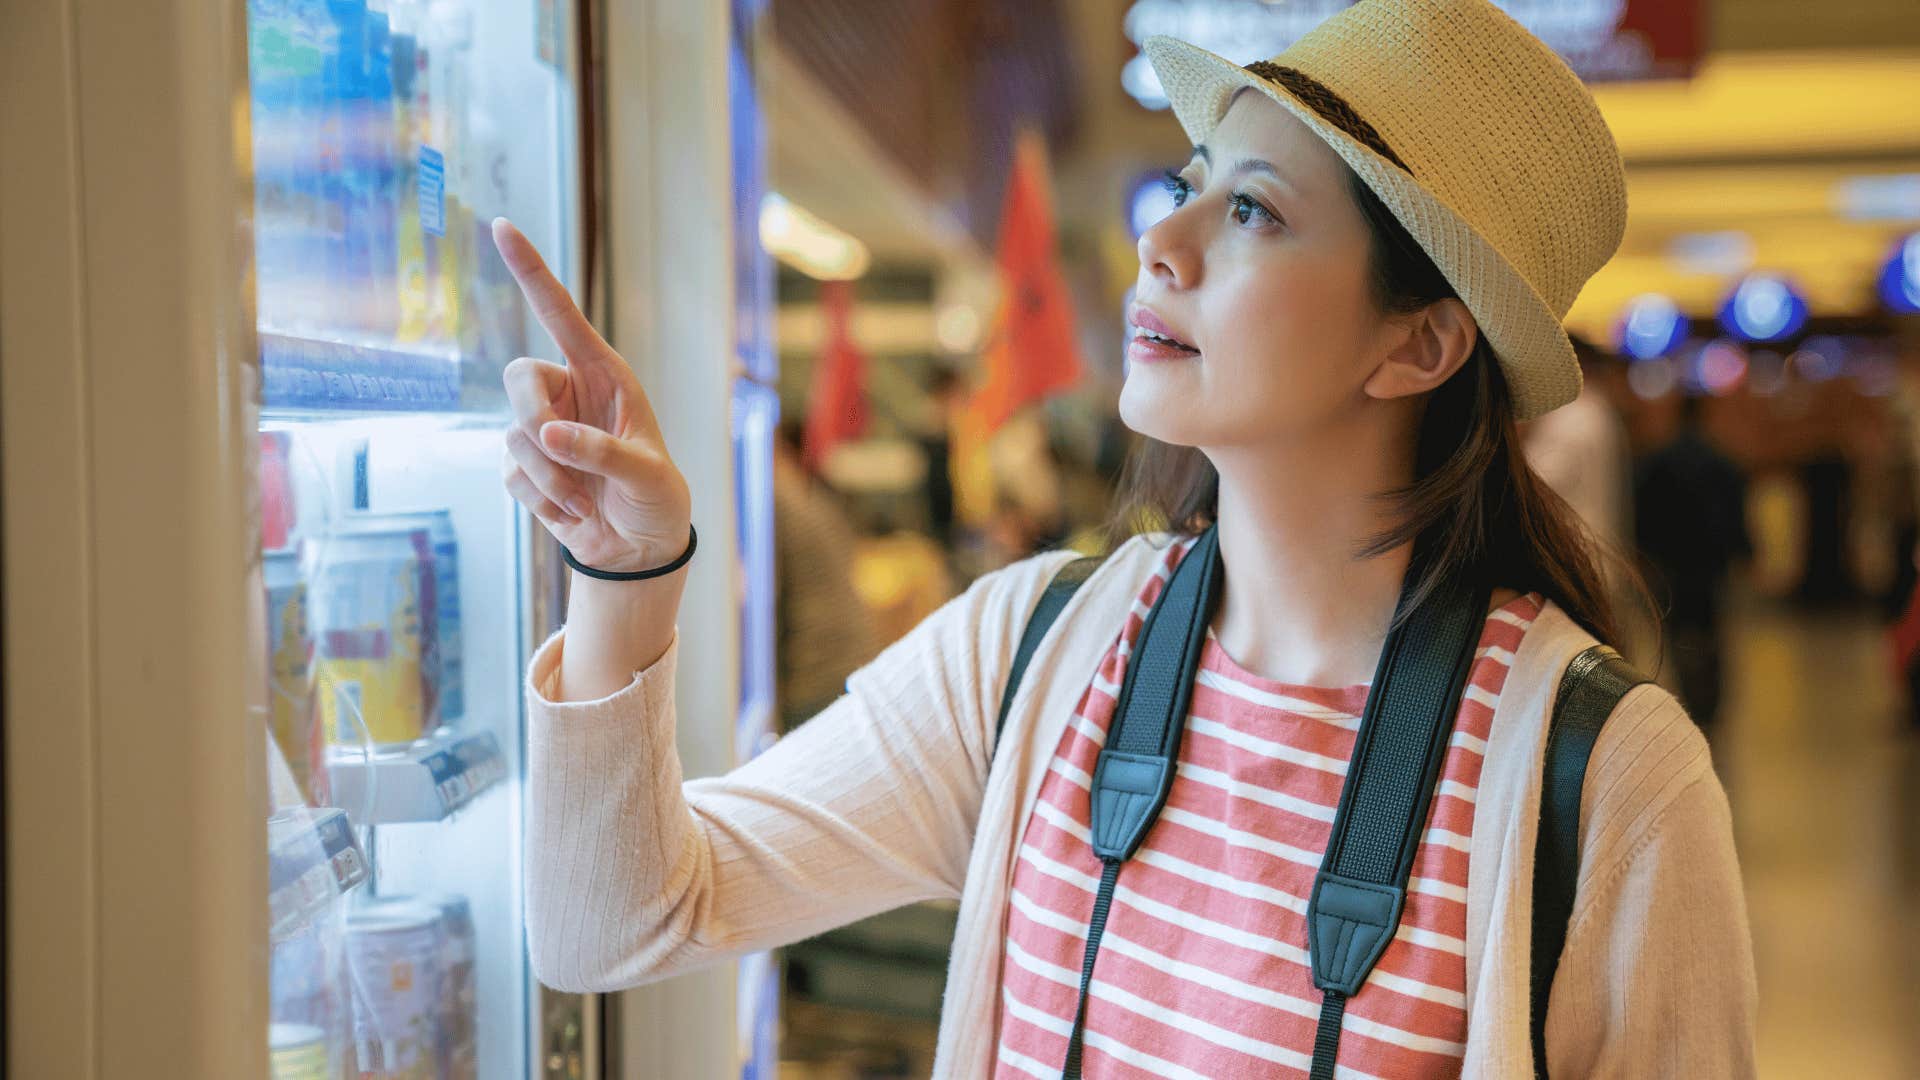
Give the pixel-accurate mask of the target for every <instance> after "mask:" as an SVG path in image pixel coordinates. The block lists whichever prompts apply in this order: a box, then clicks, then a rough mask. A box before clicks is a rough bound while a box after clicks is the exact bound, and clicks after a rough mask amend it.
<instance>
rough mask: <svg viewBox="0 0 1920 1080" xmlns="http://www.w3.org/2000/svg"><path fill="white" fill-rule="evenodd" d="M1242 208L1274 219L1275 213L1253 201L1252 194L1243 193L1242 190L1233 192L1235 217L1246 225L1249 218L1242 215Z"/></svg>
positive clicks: (1271, 219)
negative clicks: (1270, 212)
mask: <svg viewBox="0 0 1920 1080" xmlns="http://www.w3.org/2000/svg"><path fill="white" fill-rule="evenodd" d="M1242 210H1245V211H1246V212H1247V213H1249V214H1259V215H1260V216H1261V217H1263V218H1266V219H1267V220H1268V221H1273V220H1274V217H1273V215H1272V214H1269V213H1267V208H1266V207H1264V206H1261V205H1260V204H1259V203H1257V202H1255V201H1253V199H1252V197H1251V196H1248V195H1245V194H1242V193H1241V192H1237V191H1236V192H1234V193H1233V210H1232V213H1233V219H1234V220H1235V221H1237V222H1239V223H1240V224H1242V225H1245V224H1246V223H1247V219H1246V218H1244V217H1241V216H1240V211H1242Z"/></svg>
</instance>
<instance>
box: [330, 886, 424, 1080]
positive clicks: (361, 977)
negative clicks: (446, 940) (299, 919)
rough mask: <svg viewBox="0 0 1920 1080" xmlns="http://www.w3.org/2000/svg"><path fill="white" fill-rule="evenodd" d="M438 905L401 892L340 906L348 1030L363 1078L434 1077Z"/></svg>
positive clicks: (421, 1079) (416, 1079)
mask: <svg viewBox="0 0 1920 1080" xmlns="http://www.w3.org/2000/svg"><path fill="white" fill-rule="evenodd" d="M440 925H441V912H440V910H439V909H438V908H435V907H432V906H429V905H425V904H419V903H412V902H409V901H408V900H407V899H406V898H404V897H396V898H392V899H376V900H371V901H369V902H368V903H366V904H364V905H363V906H361V907H360V908H358V909H357V910H354V911H351V912H349V913H348V914H347V969H348V974H349V977H350V978H352V980H353V984H354V990H355V993H354V1004H353V1032H354V1044H355V1048H356V1050H357V1051H358V1053H359V1059H360V1070H361V1073H360V1074H361V1076H362V1077H364V1078H367V1080H375V1078H377V1080H401V1078H404V1080H439V1077H440V1075H441V1061H442V1059H441V1054H440V1044H441V1030H440V1028H441V1021H440V1017H441V1003H440V999H441V981H442V980H441V965H442V950H443V946H442V944H441V937H440Z"/></svg>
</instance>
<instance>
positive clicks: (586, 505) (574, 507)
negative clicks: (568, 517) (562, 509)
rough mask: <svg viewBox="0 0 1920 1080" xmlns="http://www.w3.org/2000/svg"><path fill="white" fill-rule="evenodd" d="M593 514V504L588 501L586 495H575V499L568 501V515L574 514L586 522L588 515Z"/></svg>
mask: <svg viewBox="0 0 1920 1080" xmlns="http://www.w3.org/2000/svg"><path fill="white" fill-rule="evenodd" d="M592 512H593V504H592V503H590V502H588V501H587V497H586V496H585V495H575V496H574V497H573V498H571V499H568V500H567V513H569V514H572V515H573V516H574V517H576V518H579V519H580V520H581V521H585V520H586V519H587V515H588V514H589V513H592Z"/></svg>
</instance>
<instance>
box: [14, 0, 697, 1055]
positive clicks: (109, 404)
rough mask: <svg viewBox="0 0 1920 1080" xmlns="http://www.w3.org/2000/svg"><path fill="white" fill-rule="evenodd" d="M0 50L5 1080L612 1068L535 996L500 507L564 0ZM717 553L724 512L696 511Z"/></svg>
mask: <svg viewBox="0 0 1920 1080" xmlns="http://www.w3.org/2000/svg"><path fill="white" fill-rule="evenodd" d="M20 15H21V17H20V18H19V19H18V20H15V19H14V18H13V17H12V15H11V14H10V16H9V20H8V26H9V29H8V33H7V34H6V35H5V41H4V43H3V44H0V49H4V56H5V59H6V60H7V63H6V65H4V66H5V68H6V74H5V76H4V78H5V83H4V94H0V101H4V103H5V104H4V106H0V108H3V109H4V111H0V135H4V137H5V142H6V145H7V146H8V158H9V163H8V169H7V170H5V173H6V176H5V179H4V180H0V223H3V225H0V233H4V234H5V240H4V241H0V244H3V245H4V246H3V247H0V256H4V259H3V261H0V308H3V309H4V311H5V317H4V319H0V324H4V327H5V329H4V331H3V332H4V334H5V337H4V348H0V358H4V383H3V384H0V386H3V392H0V401H4V405H5V409H6V412H5V424H4V428H3V430H4V437H5V443H4V451H5V452H4V455H3V460H4V463H5V466H6V488H5V508H6V514H5V523H6V526H7V532H6V543H5V556H6V575H5V590H4V595H5V600H6V616H7V622H6V639H5V640H6V649H5V654H6V698H5V701H6V733H7V754H6V808H7V813H6V818H5V824H6V838H7V844H6V854H7V892H6V896H7V905H6V906H7V920H8V924H7V943H8V948H7V952H6V963H7V967H8V976H9V985H10V987H11V988H12V992H11V993H10V994H9V995H8V998H9V1000H8V1011H7V1016H8V1023H7V1028H6V1032H5V1034H6V1039H5V1048H6V1053H7V1057H8V1070H7V1071H8V1072H9V1074H10V1075H22V1076H51V1075H86V1076H102V1077H108V1076H120V1075H135V1074H136V1073H138V1074H140V1075H163V1076H196V1077H221V1078H226V1077H234V1078H238V1077H257V1076H263V1075H273V1076H286V1077H293V1076H298V1077H303V1078H304V1077H334V1078H344V1077H350V1076H351V1077H365V1076H407V1077H416V1076H433V1077H445V1078H454V1077H481V1078H513V1077H525V1076H546V1075H553V1076H581V1075H588V1074H593V1075H598V1072H599V1067H600V1062H599V1055H600V1048H599V1045H598V1043H597V1042H596V1039H597V1038H598V1036H597V1030H598V1009H597V1007H596V1006H595V1005H594V1003H593V1001H592V1000H591V999H583V998H579V997H574V996H569V995H559V994H554V993H552V992H550V991H546V990H544V989H543V988H541V987H539V986H538V985H537V984H536V983H535V981H534V980H533V978H532V975H531V972H530V969H529V966H528V963H527V959H526V950H525V932H524V923H523V908H522V901H521V897H522V893H523V890H522V885H521V880H520V873H521V847H520V845H521V840H522V816H523V810H522V776H523V768H524V764H523V761H522V757H521V747H522V745H523V742H524V739H523V733H522V730H521V724H522V717H523V715H524V708H523V706H524V702H523V701H522V691H521V687H522V678H521V676H522V672H523V671H524V669H525V662H526V659H527V657H528V655H529V653H530V651H531V649H532V647H533V646H534V645H536V644H537V643H538V642H539V641H540V640H541V638H542V637H544V636H545V635H546V634H547V633H549V632H551V630H552V629H554V627H555V626H556V625H557V618H558V610H557V608H556V606H555V604H554V603H553V597H554V595H555V594H556V592H557V590H558V583H559V582H560V581H561V580H562V579H561V576H560V574H559V572H558V570H557V569H556V568H555V567H556V565H557V560H556V559H554V558H553V552H552V548H551V542H550V541H549V540H547V539H546V538H545V537H544V535H543V534H536V533H535V532H534V531H533V530H532V529H531V528H530V527H529V521H528V519H526V517H525V515H524V514H522V513H521V512H520V511H519V509H518V507H517V506H516V505H515V504H514V503H513V502H512V501H511V500H510V499H509V498H508V497H507V495H506V494H505V492H504V491H503V489H502V485H501V482H500V472H499V462H500V455H501V447H502V432H503V430H504V427H505V424H506V422H507V419H508V416H509V414H508V412H507V404H506V401H505V397H504V393H503V389H502V386H501V370H502V368H503V367H504V366H505V364H506V363H507V362H508V361H510V360H511V359H512V358H513V357H515V356H517V355H521V354H534V355H546V356H550V357H557V356H558V355H559V354H558V351H557V350H556V349H554V348H553V346H552V343H551V342H550V341H548V340H547V339H546V338H545V337H544V335H543V333H542V332H541V331H540V329H539V327H538V325H537V323H535V322H534V321H533V320H531V319H530V318H528V317H526V316H525V315H524V303H523V301H522V299H521V298H520V296H519V293H518V291H517V289H516V288H515V286H514V284H513V282H512V279H511V277H510V276H509V275H508V274H507V273H506V271H505V268H504V267H503V266H502V265H501V263H500V260H499V258H498V255H497V253H496V252H495V251H494V249H493V246H492V243H491V239H490V234H489V231H488V223H489V221H490V220H491V219H492V218H493V217H494V216H495V215H505V216H508V217H510V218H511V219H512V220H513V221H514V222H515V223H516V224H518V225H519V227H520V228H521V229H522V230H523V231H524V232H525V233H526V234H527V235H528V236H529V237H530V238H532V239H533V240H534V242H535V243H536V244H537V245H538V246H539V247H540V249H541V251H542V252H543V254H544V255H545V256H546V258H547V260H548V262H549V263H550V264H551V265H552V266H553V267H554V269H555V270H556V272H557V273H559V274H560V276H561V278H562V279H563V280H565V281H567V282H568V283H569V284H570V285H572V284H574V283H576V282H577V281H578V279H579V269H578V267H579V254H578V253H579V251H580V249H581V247H582V244H581V235H580V233H581V230H582V225H581V221H580V214H579V212H578V206H577V205H576V204H577V202H578V197H577V192H578V190H579V177H580V173H581V163H580V161H579V160H578V159H579V153H578V149H577V145H576V144H577V137H578V123H579V120H578V116H579V106H578V102H577V100H576V98H577V96H578V92H577V78H578V72H577V67H576V63H575V59H574V55H573V54H574V48H573V42H574V22H573V20H574V17H575V12H574V9H573V7H572V6H571V5H570V4H568V3H563V2H559V0H220V2H213V3H209V2H206V0H154V2H153V3H149V4H139V5H123V4H112V3H107V2H104V0H100V2H95V0H49V2H48V3H46V4H35V5H29V7H28V8H27V9H22V11H21V13H20ZM702 524H703V525H704V524H705V522H704V521H703V522H702Z"/></svg>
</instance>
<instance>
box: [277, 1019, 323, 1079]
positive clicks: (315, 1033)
mask: <svg viewBox="0 0 1920 1080" xmlns="http://www.w3.org/2000/svg"><path fill="white" fill-rule="evenodd" d="M267 1064H268V1075H269V1076H271V1077H272V1078H273V1080H332V1077H333V1074H332V1072H331V1071H330V1070H329V1063H328V1061H327V1033H326V1031H324V1030H323V1029H321V1028H317V1027H314V1026H313V1025H311V1024H269V1025H267Z"/></svg>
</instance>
